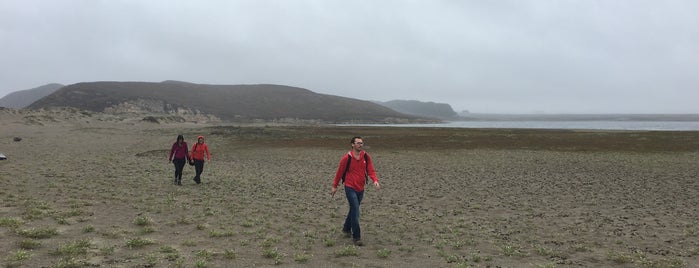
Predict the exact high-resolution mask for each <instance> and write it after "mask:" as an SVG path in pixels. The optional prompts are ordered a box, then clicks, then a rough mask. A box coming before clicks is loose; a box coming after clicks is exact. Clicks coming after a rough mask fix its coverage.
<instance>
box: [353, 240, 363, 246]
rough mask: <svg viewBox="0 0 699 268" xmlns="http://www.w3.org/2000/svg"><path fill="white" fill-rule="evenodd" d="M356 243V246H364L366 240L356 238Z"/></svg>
mask: <svg viewBox="0 0 699 268" xmlns="http://www.w3.org/2000/svg"><path fill="white" fill-rule="evenodd" d="M354 245H355V246H358V247H361V246H364V242H362V240H360V239H355V240H354Z"/></svg>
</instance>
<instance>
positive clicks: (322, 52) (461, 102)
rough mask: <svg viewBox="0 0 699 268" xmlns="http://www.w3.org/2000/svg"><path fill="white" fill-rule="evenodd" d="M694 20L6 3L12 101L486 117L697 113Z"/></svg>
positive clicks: (657, 14) (524, 11) (510, 5)
mask: <svg viewBox="0 0 699 268" xmlns="http://www.w3.org/2000/svg"><path fill="white" fill-rule="evenodd" d="M697 12H699V1H696V0H679V1H673V0H669V1H666V0H664V1H657V0H615V1H609V0H599V1H593V0H579V1H566V0H532V1H527V0H512V1H499V0H484V1H480V0H473V1H470V0H451V1H450V0H444V1H437V0H429V1H426V0H414V1H409V0H401V1H398V0H396V1H382V0H358V1H340V0H337V1H336V0H317V1H312V0H294V1H286V0H276V1H273V0H249V1H242V0H220V1H214V0H201V1H185V0H182V1H180V0H147V1H142V0H51V1H44V0H0V97H1V96H5V95H6V94H9V93H10V92H13V91H18V90H23V89H30V88H35V87H38V86H41V85H44V84H48V83H61V84H66V85H68V84H73V83H78V82H92V81H149V82H160V81H163V80H180V81H188V82H194V83H207V84H281V85H289V86H297V87H303V88H307V89H309V90H312V91H314V92H317V93H323V94H332V95H340V96H346V97H353V98H359V99H364V100H380V101H388V100H392V99H414V100H421V101H434V102H442V103H448V104H450V105H451V106H452V107H453V108H454V110H456V111H461V110H469V111H471V112H478V113H699V104H698V103H697V102H698V101H699V16H697V15H696V14H697ZM183 97H186V96H183Z"/></svg>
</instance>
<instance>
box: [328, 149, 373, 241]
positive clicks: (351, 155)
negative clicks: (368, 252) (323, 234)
mask: <svg viewBox="0 0 699 268" xmlns="http://www.w3.org/2000/svg"><path fill="white" fill-rule="evenodd" d="M350 144H351V145H352V150H350V151H349V152H348V153H347V154H345V155H344V156H343V157H342V160H340V166H339V167H338V168H337V172H336V173H335V180H334V181H333V188H332V192H331V194H332V196H335V192H337V185H338V184H339V183H340V180H341V179H342V180H343V183H344V185H345V195H346V196H347V202H349V213H347V218H346V219H345V224H344V226H343V227H342V232H343V233H345V234H346V235H348V236H350V235H351V236H352V238H353V240H354V244H355V245H357V246H363V245H364V243H363V242H362V240H361V239H362V234H361V231H360V229H359V205H360V204H361V203H362V198H363V197H364V184H365V183H368V179H367V176H368V177H369V178H371V180H372V181H373V182H374V187H375V188H376V190H379V179H378V178H377V177H376V171H375V170H374V163H372V161H371V158H370V157H369V154H367V153H366V152H365V151H364V141H363V140H362V137H353V138H352V140H351V141H350Z"/></svg>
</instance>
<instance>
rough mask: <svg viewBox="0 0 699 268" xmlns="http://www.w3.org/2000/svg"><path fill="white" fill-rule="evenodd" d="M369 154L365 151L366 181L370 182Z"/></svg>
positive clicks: (366, 182)
mask: <svg viewBox="0 0 699 268" xmlns="http://www.w3.org/2000/svg"><path fill="white" fill-rule="evenodd" d="M369 161H371V159H369V154H368V153H366V152H364V164H366V167H365V169H364V183H365V184H369Z"/></svg>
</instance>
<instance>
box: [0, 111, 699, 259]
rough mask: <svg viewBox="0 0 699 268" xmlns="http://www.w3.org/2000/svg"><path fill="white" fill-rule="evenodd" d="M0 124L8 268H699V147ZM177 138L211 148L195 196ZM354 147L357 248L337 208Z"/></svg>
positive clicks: (484, 133)
mask: <svg viewBox="0 0 699 268" xmlns="http://www.w3.org/2000/svg"><path fill="white" fill-rule="evenodd" d="M0 121H1V123H2V130H0V153H3V154H4V155H6V156H7V158H8V159H7V160H3V161H0V181H1V182H2V184H3V186H2V187H0V200H2V201H1V203H0V241H1V242H0V262H2V263H3V264H4V265H5V267H97V266H100V267H253V266H255V267H266V266H276V265H282V266H284V267H287V266H292V267H293V266H296V267H699V211H697V208H698V207H699V183H698V182H697V179H698V178H699V166H698V165H697V163H698V160H699V132H618V131H597V132H596V131H557V130H518V131H515V130H474V129H423V128H408V129H403V128H381V127H354V128H352V127H337V126H272V125H264V124H259V125H206V124H194V123H161V124H156V123H152V122H146V121H143V120H141V118H138V117H134V118H129V117H118V116H110V115H104V114H91V113H81V112H79V111H71V110H60V111H53V112H48V111H40V112H31V111H18V110H10V109H5V110H0ZM177 134H183V135H184V136H185V139H186V140H187V142H189V143H190V146H191V144H192V143H193V142H194V138H195V137H196V136H197V135H204V136H206V138H207V143H208V144H209V147H210V149H211V152H212V155H213V156H212V157H213V161H212V162H209V163H207V164H206V166H205V170H204V174H203V175H202V180H203V183H202V184H201V185H196V184H195V183H194V182H193V181H192V179H191V178H192V177H193V176H194V169H193V167H191V166H186V167H185V172H184V179H183V184H184V185H182V186H176V185H173V183H172V177H173V172H174V168H173V165H172V164H170V163H168V160H167V154H168V152H169V148H170V146H171V144H172V143H173V142H174V140H175V137H176V136H177ZM353 135H361V136H363V137H364V141H365V142H366V146H367V151H368V152H369V153H370V154H371V155H372V159H373V160H374V162H375V165H376V169H377V174H378V176H379V179H380V181H381V184H382V189H381V190H379V191H376V190H374V189H373V188H371V189H368V190H367V192H366V193H365V196H364V201H363V203H362V212H361V213H362V214H361V217H362V218H361V224H362V232H363V237H362V240H364V242H365V244H366V245H365V246H362V247H355V246H353V245H352V243H351V242H352V241H351V239H348V238H345V237H344V236H343V235H342V233H341V231H340V228H341V224H342V222H343V220H344V216H345V214H346V213H347V202H346V200H345V198H344V192H343V191H341V192H339V195H337V196H335V197H334V198H331V196H330V187H331V182H332V179H333V176H334V174H335V170H336V169H337V166H338V163H339V160H340V157H341V156H342V154H344V153H346V152H347V151H348V150H349V139H350V138H351V137H352V136H353ZM15 137H21V138H22V139H21V141H14V138H15Z"/></svg>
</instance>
